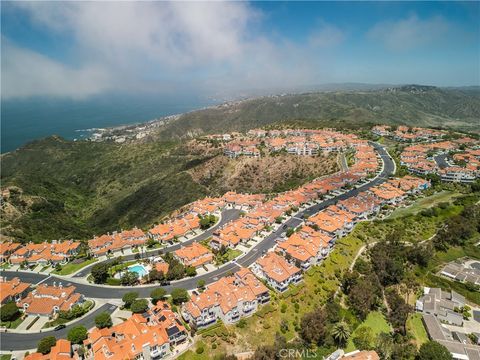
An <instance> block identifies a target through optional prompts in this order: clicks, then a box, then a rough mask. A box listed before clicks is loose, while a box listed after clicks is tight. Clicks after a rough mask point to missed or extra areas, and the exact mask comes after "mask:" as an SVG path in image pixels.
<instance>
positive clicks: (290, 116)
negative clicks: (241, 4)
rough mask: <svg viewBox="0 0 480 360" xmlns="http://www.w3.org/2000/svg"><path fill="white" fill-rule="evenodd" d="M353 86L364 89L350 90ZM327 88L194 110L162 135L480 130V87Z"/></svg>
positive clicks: (364, 85) (164, 130) (167, 127)
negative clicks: (281, 126) (313, 129)
mask: <svg viewBox="0 0 480 360" xmlns="http://www.w3.org/2000/svg"><path fill="white" fill-rule="evenodd" d="M354 87H356V88H357V89H358V88H362V87H363V88H364V89H363V90H348V89H349V88H354ZM324 88H325V90H324V91H321V92H319V91H317V92H309V93H303V94H283V95H271V96H263V97H260V98H251V99H245V100H239V101H231V102H227V103H224V104H222V105H218V106H214V107H210V108H207V109H202V110H198V111H192V112H189V113H187V114H184V115H182V116H180V117H178V119H176V120H175V121H172V122H170V123H169V124H168V125H167V126H165V127H162V128H161V129H160V131H159V133H158V135H159V136H160V137H161V138H172V137H174V138H181V137H188V136H196V135H199V134H204V133H215V132H225V131H245V130H248V129H251V128H255V127H262V126H271V125H273V124H278V123H285V122H287V123H288V122H295V123H296V124H299V123H301V124H303V125H305V126H332V127H339V126H340V127H359V126H360V127H361V126H365V125H366V124H376V123H387V124H407V125H415V126H430V127H445V128H453V129H458V130H464V131H474V132H478V131H480V87H476V86H473V87H465V88H438V87H434V86H425V85H401V86H389V85H368V84H336V85H331V86H329V85H324ZM327 89H329V90H327ZM340 89H341V90H340Z"/></svg>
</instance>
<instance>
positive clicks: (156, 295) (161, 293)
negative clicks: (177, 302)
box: [150, 288, 167, 305]
mask: <svg viewBox="0 0 480 360" xmlns="http://www.w3.org/2000/svg"><path fill="white" fill-rule="evenodd" d="M165 295H167V292H166V291H165V289H163V288H156V289H153V290H152V292H151V293H150V297H151V298H152V304H153V305H156V304H157V302H159V301H160V300H163V299H165Z"/></svg>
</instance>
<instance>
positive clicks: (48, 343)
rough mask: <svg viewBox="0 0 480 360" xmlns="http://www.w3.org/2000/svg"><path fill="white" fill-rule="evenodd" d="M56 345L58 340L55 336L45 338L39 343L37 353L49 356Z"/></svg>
mask: <svg viewBox="0 0 480 360" xmlns="http://www.w3.org/2000/svg"><path fill="white" fill-rule="evenodd" d="M56 343H57V339H55V336H47V337H44V338H43V339H42V340H40V341H39V343H38V346H37V352H39V353H41V354H43V355H45V354H48V353H49V352H50V350H51V349H52V347H53V346H55V344H56Z"/></svg>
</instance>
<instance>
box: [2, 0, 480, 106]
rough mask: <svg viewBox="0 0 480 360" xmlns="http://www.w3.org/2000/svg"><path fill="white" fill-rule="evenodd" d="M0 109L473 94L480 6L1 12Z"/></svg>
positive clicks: (228, 5)
mask: <svg viewBox="0 0 480 360" xmlns="http://www.w3.org/2000/svg"><path fill="white" fill-rule="evenodd" d="M1 10H2V11H1V20H2V23H1V50H2V55H1V75H2V76H1V86H2V89H1V90H2V91H1V97H2V101H5V100H10V99H19V98H20V99H24V98H30V97H52V98H68V99H85V98H89V97H94V96H98V95H104V94H108V93H114V92H122V93H135V94H137V95H138V94H142V93H144V92H145V93H147V92H148V93H160V94H162V93H163V94H169V95H175V94H182V93H185V92H189V93H197V94H208V95H210V96H211V95H218V94H235V93H240V92H242V91H248V90H250V89H286V88H295V87H301V86H311V85H317V84H328V83H371V84H379V83H380V84H406V83H416V84H429V85H437V86H468V85H480V70H479V68H480V65H479V64H480V2H440V1H439V2H298V1H296V2H219V1H218V2H125V1H122V2H120V1H119V2H115V1H113V2H86V1H81V2H58V1H55V2H46V1H36V2H23V1H22V2H8V1H2V2H1Z"/></svg>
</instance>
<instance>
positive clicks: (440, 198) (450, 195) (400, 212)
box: [388, 191, 461, 219]
mask: <svg viewBox="0 0 480 360" xmlns="http://www.w3.org/2000/svg"><path fill="white" fill-rule="evenodd" d="M460 195H461V194H460V193H458V192H454V191H441V192H439V193H436V194H433V195H431V196H427V197H422V198H420V199H417V200H416V201H415V202H414V203H413V204H412V205H410V206H409V207H406V208H403V207H402V208H399V209H396V210H395V211H394V212H393V213H392V214H391V215H390V216H389V217H388V218H389V219H395V218H398V217H404V216H408V215H415V214H417V213H418V212H420V211H422V210H424V209H427V208H431V207H433V206H436V205H438V204H440V203H442V202H451V201H453V200H454V199H455V198H456V197H458V196H460Z"/></svg>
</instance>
